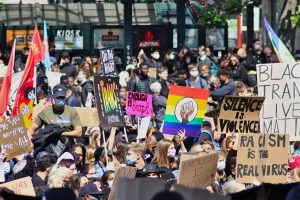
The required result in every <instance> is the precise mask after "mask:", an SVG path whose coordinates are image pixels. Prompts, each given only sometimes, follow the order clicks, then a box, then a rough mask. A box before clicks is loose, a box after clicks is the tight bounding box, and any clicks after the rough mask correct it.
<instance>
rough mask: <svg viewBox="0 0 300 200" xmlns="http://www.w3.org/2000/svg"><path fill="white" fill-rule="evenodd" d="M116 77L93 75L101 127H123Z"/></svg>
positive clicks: (123, 120)
mask: <svg viewBox="0 0 300 200" xmlns="http://www.w3.org/2000/svg"><path fill="white" fill-rule="evenodd" d="M118 85H119V78H118V77H104V76H101V77H100V76H95V77H94V90H95V97H96V103H97V110H98V116H99V120H100V121H101V126H102V127H124V126H125V119H124V114H123V111H122V109H121V106H120V99H119V92H118V90H119V86H118Z"/></svg>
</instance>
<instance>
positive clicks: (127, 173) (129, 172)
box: [109, 166, 137, 200]
mask: <svg viewBox="0 0 300 200" xmlns="http://www.w3.org/2000/svg"><path fill="white" fill-rule="evenodd" d="M136 171H137V168H135V167H127V166H126V167H120V168H117V169H115V178H114V183H113V186H112V190H111V192H110V194H109V200H115V199H117V192H118V186H119V185H121V184H120V182H119V181H120V178H122V177H127V178H134V177H135V175H136ZM122 187H123V185H122Z"/></svg>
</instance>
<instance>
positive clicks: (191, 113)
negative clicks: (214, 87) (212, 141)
mask: <svg viewBox="0 0 300 200" xmlns="http://www.w3.org/2000/svg"><path fill="white" fill-rule="evenodd" d="M208 95H209V91H208V90H203V89H197V88H189V87H182V86H174V85H171V86H170V90H169V96H168V101H167V109H166V113H165V118H164V124H163V133H164V134H171V135H176V134H177V133H178V132H179V131H180V130H185V133H186V135H187V136H191V137H196V136H198V135H199V133H200V129H201V124H202V121H203V117H204V113H205V110H206V105H207V99H208Z"/></svg>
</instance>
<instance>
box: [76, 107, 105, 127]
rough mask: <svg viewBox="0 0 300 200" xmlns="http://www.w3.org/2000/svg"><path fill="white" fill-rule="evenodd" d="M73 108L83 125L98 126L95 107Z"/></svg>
mask: <svg viewBox="0 0 300 200" xmlns="http://www.w3.org/2000/svg"><path fill="white" fill-rule="evenodd" d="M75 110H76V111H77V112H78V114H79V118H80V122H81V125H82V126H83V127H89V126H97V127H99V125H100V121H99V117H98V112H97V108H79V107H76V108H75Z"/></svg>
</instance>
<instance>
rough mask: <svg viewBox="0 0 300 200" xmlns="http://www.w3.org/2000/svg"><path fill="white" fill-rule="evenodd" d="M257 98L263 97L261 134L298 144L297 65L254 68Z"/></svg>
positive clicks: (299, 85)
mask: <svg viewBox="0 0 300 200" xmlns="http://www.w3.org/2000/svg"><path fill="white" fill-rule="evenodd" d="M256 71H257V85H258V95H259V96H265V97H266V99H265V101H264V104H263V107H262V110H261V113H260V132H261V133H288V134H290V140H291V141H299V140H300V99H299V98H300V75H299V74H300V63H274V64H261V65H257V70H256Z"/></svg>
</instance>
